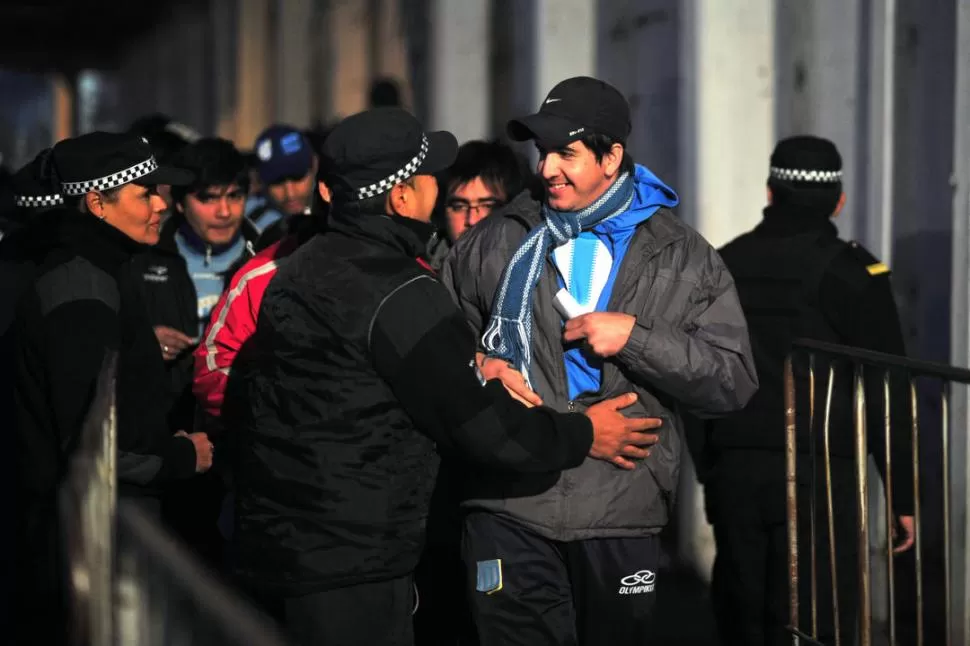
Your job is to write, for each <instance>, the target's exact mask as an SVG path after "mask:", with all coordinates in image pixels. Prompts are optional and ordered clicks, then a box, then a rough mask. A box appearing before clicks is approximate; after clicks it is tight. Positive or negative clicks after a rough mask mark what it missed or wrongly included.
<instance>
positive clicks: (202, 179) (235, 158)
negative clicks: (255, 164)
mask: <svg viewBox="0 0 970 646" xmlns="http://www.w3.org/2000/svg"><path fill="white" fill-rule="evenodd" d="M172 165H173V166H176V167H178V168H184V169H185V170H190V171H192V172H193V173H195V180H194V181H193V182H192V184H190V185H188V186H173V187H172V201H174V202H175V203H177V204H180V203H182V202H183V201H184V200H185V197H186V196H187V195H194V194H196V193H200V192H202V191H204V190H206V189H207V188H209V187H211V186H229V185H230V184H235V185H236V186H238V187H239V188H241V189H242V190H243V191H244V192H247V193H248V192H249V167H248V165H247V164H246V158H245V157H244V156H243V154H242V153H241V152H239V151H238V150H236V147H235V146H234V145H232V142H230V141H226V140H225V139H219V138H217V137H207V138H205V139H200V140H198V141H197V142H195V143H192V144H189V145H188V146H186V147H185V148H183V149H182V150H181V151H180V152H179V154H178V155H176V157H175V158H174V159H173V160H172Z"/></svg>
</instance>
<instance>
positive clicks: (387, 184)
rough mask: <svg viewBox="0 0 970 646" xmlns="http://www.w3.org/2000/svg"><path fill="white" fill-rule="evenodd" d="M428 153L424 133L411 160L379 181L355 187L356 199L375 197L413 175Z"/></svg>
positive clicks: (426, 139)
mask: <svg viewBox="0 0 970 646" xmlns="http://www.w3.org/2000/svg"><path fill="white" fill-rule="evenodd" d="M427 155H428V138H427V137H426V136H425V135H421V150H420V151H418V154H417V155H415V156H414V157H412V158H411V161H409V162H408V163H406V164H405V165H404V167H403V168H401V169H400V170H398V171H396V172H394V173H391V174H390V175H388V176H387V177H385V178H384V179H382V180H380V181H379V182H374V183H373V184H368V185H367V186H362V187H360V188H358V189H357V199H358V200H363V199H365V198H368V197H377V196H378V195H382V194H384V193H387V192H388V191H389V190H391V189H392V188H394V186H395V185H397V184H400V183H401V182H403V181H404V180H406V179H407V178H409V177H411V176H412V175H414V174H415V173H416V172H417V170H418V169H419V168H421V164H422V163H424V158H425V157H427Z"/></svg>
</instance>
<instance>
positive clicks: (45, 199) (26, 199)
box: [14, 194, 64, 209]
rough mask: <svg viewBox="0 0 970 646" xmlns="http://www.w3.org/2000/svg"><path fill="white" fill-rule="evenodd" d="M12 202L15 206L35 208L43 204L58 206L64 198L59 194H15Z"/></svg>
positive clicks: (62, 202)
mask: <svg viewBox="0 0 970 646" xmlns="http://www.w3.org/2000/svg"><path fill="white" fill-rule="evenodd" d="M14 203H15V204H16V205H17V206H24V207H27V208H29V209H36V208H39V207H43V206H58V205H59V204H64V198H63V197H61V196H60V195H57V194H54V195H16V196H14Z"/></svg>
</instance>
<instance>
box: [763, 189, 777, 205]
mask: <svg viewBox="0 0 970 646" xmlns="http://www.w3.org/2000/svg"><path fill="white" fill-rule="evenodd" d="M765 192H766V193H767V197H768V206H771V202H772V200H774V199H775V196H774V194H773V193H772V192H771V187H770V186H769V187H768V188H766V189H765Z"/></svg>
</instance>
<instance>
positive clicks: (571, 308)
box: [552, 289, 592, 321]
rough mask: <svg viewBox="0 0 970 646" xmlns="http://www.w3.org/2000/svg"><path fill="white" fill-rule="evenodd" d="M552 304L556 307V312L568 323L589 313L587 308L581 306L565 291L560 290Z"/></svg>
mask: <svg viewBox="0 0 970 646" xmlns="http://www.w3.org/2000/svg"><path fill="white" fill-rule="evenodd" d="M552 302H553V304H554V305H555V306H556V311H557V312H559V313H560V314H561V315H562V317H563V318H564V319H565V320H567V321H568V320H569V319H573V318H576V317H577V316H581V315H583V314H588V313H589V312H587V311H586V308H584V307H583V306H582V305H580V304H579V302H577V301H576V298H575V297H574V296H573V295H572V294H570V293H569V292H568V291H566V290H565V289H560V290H559V291H558V292H557V293H556V297H555V298H554V299H553V301H552ZM590 311H592V310H590Z"/></svg>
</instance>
